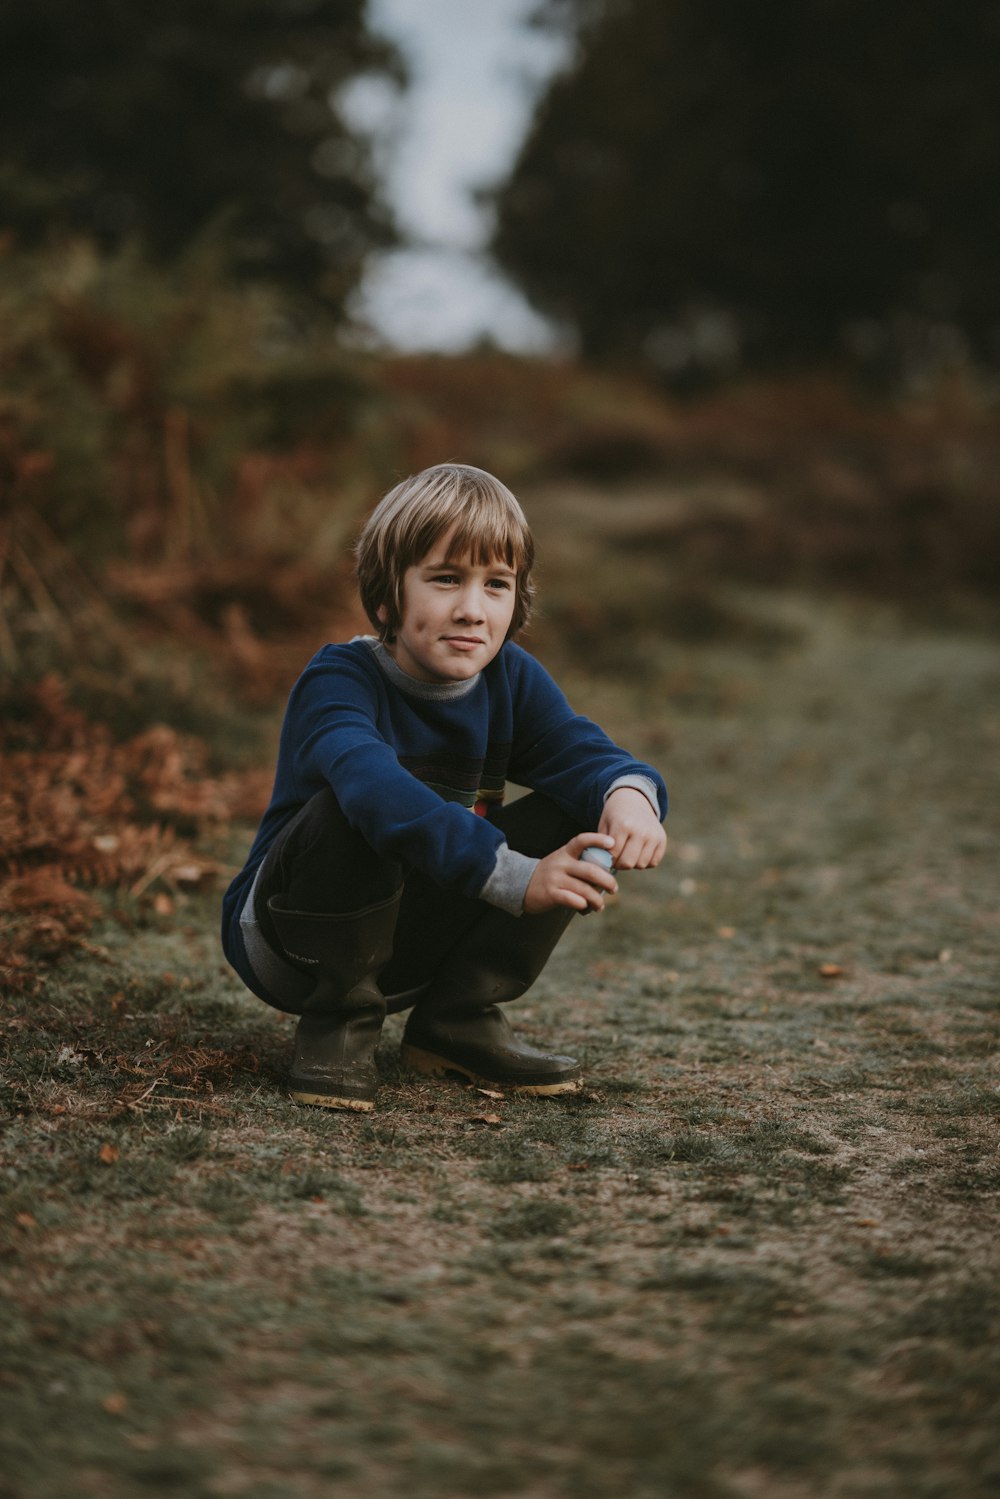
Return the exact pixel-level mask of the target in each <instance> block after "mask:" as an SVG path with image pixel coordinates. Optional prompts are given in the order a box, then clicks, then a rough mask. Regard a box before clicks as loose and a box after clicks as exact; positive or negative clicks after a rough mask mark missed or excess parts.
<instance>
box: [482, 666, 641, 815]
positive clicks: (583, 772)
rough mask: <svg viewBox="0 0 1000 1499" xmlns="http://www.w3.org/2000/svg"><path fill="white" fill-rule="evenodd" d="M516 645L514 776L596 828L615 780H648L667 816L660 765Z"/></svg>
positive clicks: (621, 782) (619, 781)
mask: <svg viewBox="0 0 1000 1499" xmlns="http://www.w3.org/2000/svg"><path fill="white" fill-rule="evenodd" d="M508 649H509V648H508ZM515 651H516V655H515V656H514V657H513V662H514V665H515V670H516V679H515V735H514V747H513V754H512V756H511V771H510V773H511V776H512V778H513V779H514V780H515V781H518V782H520V784H521V785H524V786H529V787H530V788H531V789H532V790H533V791H541V792H544V793H545V795H546V796H550V797H551V798H552V800H553V801H554V802H556V803H557V804H558V805H559V806H561V807H562V808H563V809H564V811H566V812H568V813H570V815H572V816H577V817H579V818H582V819H583V821H584V823H585V824H586V825H589V826H591V827H595V828H596V827H597V824H598V822H599V821H600V818H601V812H602V810H603V807H604V801H605V798H606V796H607V795H608V793H609V791H610V790H611V788H612V787H613V786H614V785H615V784H619V785H621V784H631V785H635V786H637V789H639V783H640V782H645V783H646V785H645V786H643V787H642V788H641V789H643V790H644V791H645V792H646V794H647V795H649V790H651V791H652V792H653V795H654V797H655V802H654V805H655V806H656V809H657V815H658V816H659V817H660V819H661V821H662V819H663V818H664V817H665V816H666V814H667V788H666V786H665V785H664V782H663V778H662V776H661V775H660V773H659V771H657V770H655V769H654V768H653V766H651V765H646V764H645V763H643V762H642V761H640V760H636V759H634V758H633V757H632V756H631V755H630V754H629V753H628V751H627V750H624V749H622V748H621V747H620V746H619V745H617V744H615V742H614V741H613V740H612V739H610V738H609V737H608V735H607V734H605V732H604V730H603V729H602V728H600V726H599V725H598V724H596V723H593V722H592V721H591V720H590V719H589V718H584V717H583V716H582V715H581V714H578V713H574V712H573V709H572V708H571V707H570V705H569V703H568V702H567V700H566V697H565V695H564V694H563V692H562V691H561V689H560V688H559V687H558V686H557V685H556V683H555V682H554V681H553V679H552V678H551V677H550V676H549V674H548V672H547V671H546V670H545V668H544V667H543V666H542V665H541V664H540V663H539V662H538V661H536V660H535V659H534V658H533V657H532V656H529V655H528V653H527V652H526V651H523V650H521V649H520V648H519V647H515ZM647 787H648V788H649V790H647ZM651 800H652V798H651Z"/></svg>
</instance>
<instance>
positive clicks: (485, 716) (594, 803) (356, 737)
mask: <svg viewBox="0 0 1000 1499" xmlns="http://www.w3.org/2000/svg"><path fill="white" fill-rule="evenodd" d="M508 779H509V780H511V781H513V782H514V783H515V784H517V785H521V786H527V787H529V788H530V789H532V790H534V791H541V792H543V793H544V794H545V795H546V796H548V797H551V799H552V800H553V801H554V802H556V803H557V804H558V805H559V806H560V807H561V808H562V809H563V810H564V811H565V812H567V813H568V814H569V815H570V816H571V817H574V818H576V820H577V821H578V822H579V825H580V828H581V830H582V829H584V828H587V829H590V828H596V827H597V824H598V822H599V821H600V817H601V811H602V808H603V806H604V801H605V798H606V797H607V795H608V793H609V792H610V791H611V789H612V788H613V787H614V786H616V785H622V784H624V785H632V786H637V787H638V788H640V789H641V790H643V791H644V792H645V793H646V795H647V796H649V797H650V799H651V800H652V801H654V802H655V804H657V806H658V812H659V815H660V817H661V818H662V817H664V816H665V815H666V810H667V793H666V788H665V786H664V784H663V781H662V779H661V777H660V775H659V774H658V772H657V771H655V770H654V769H653V768H652V767H651V766H649V765H645V764H642V763H641V762H639V761H637V760H634V759H633V758H632V757H631V756H630V755H629V754H627V753H626V751H624V750H622V749H620V748H619V747H618V746H617V745H616V744H614V743H613V742H612V741H611V740H610V739H609V738H608V736H607V735H606V734H605V733H604V732H603V730H602V729H600V728H599V727H598V726H597V725H596V724H595V723H592V722H591V721H590V720H589V719H587V718H582V717H580V716H579V715H578V714H575V713H574V712H573V710H572V709H571V708H570V706H569V704H568V702H567V701H566V698H565V697H564V696H563V693H562V692H561V691H560V689H559V688H558V687H557V685H556V683H555V682H554V681H553V680H552V678H551V677H550V676H549V674H548V672H547V671H546V670H545V669H544V667H542V666H541V665H540V664H539V663H538V662H537V661H536V660H535V659H534V657H532V656H530V655H528V653H527V652H526V651H524V650H522V649H521V647H520V646H518V645H515V644H513V642H508V644H507V645H505V646H504V647H503V649H502V650H501V651H500V652H499V653H498V654H497V656H496V657H495V658H494V659H493V661H491V662H490V664H489V666H487V667H486V668H485V670H483V671H482V672H479V673H478V674H477V675H476V676H475V677H473V678H471V679H470V680H469V681H464V682H454V683H452V682H448V683H442V684H437V683H424V682H419V681H417V680H416V679H414V678H412V677H409V676H407V675H406V674H405V673H404V672H403V671H401V670H400V668H399V667H398V666H397V665H396V663H395V661H394V660H393V659H392V657H391V656H390V655H389V653H388V652H387V651H386V650H385V649H384V647H382V646H381V645H379V644H378V642H377V641H375V640H373V639H370V638H361V639H357V640H353V641H351V642H350V643H349V644H346V645H327V646H324V647H323V648H322V650H320V651H319V652H317V654H316V655H315V656H314V657H313V659H312V660H311V661H310V663H309V665H308V666H307V667H306V669H305V671H304V672H303V673H302V675H301V677H300V678H299V680H298V681H297V682H296V684H295V686H294V688H293V689H292V694H291V697H290V699H289V702H288V708H287V711H286V713H285V720H284V724H283V726H282V731H281V740H280V744H279V748H278V764H277V771H276V774H275V782H274V791H273V793H272V796H271V802H270V805H269V806H268V808H267V811H266V812H265V813H264V817H263V819H262V821H261V824H260V827H259V829H258V831H257V836H256V838H255V839H254V842H253V846H252V847H251V849H250V854H249V856H248V858H247V862H246V864H245V865H244V867H243V869H242V870H241V871H240V873H239V874H238V875H237V876H236V878H235V880H233V882H232V884H231V885H230V887H229V889H228V890H227V892H226V895H225V897H224V900H223V917H222V938H223V946H224V948H225V950H226V955H227V957H228V958H229V961H230V962H231V963H232V965H233V967H234V968H235V969H236V970H237V972H238V973H239V974H240V976H241V977H242V978H243V979H244V980H245V982H247V983H248V984H249V985H250V987H251V988H255V987H256V985H255V984H254V983H252V982H251V978H252V972H251V970H250V968H249V964H248V961H247V957H246V952H245V950H244V946H243V941H242V938H241V935H240V928H239V918H240V913H241V911H242V909H243V906H244V904H245V902H246V898H247V895H248V892H249V891H250V888H251V886H252V884H253V880H254V877H255V875H256V873H257V870H258V869H259V867H260V864H261V862H262V861H263V859H264V856H265V855H266V853H267V851H268V849H269V848H270V846H271V844H272V842H273V841H274V839H275V837H276V836H277V835H278V833H280V832H281V830H282V828H284V827H285V825H286V824H287V823H288V822H289V821H290V820H291V818H293V817H294V816H295V814H296V813H297V812H298V811H299V810H300V808H302V807H303V806H304V805H305V803H306V802H307V801H309V799H310V798H311V797H312V796H314V795H315V794H316V792H317V791H321V790H323V789H324V788H325V787H327V786H329V787H331V788H332V789H333V792H334V794H335V796H336V798H337V801H338V802H339V804H340V806H341V808H342V810H343V812H344V815H345V817H346V818H347V820H348V822H349V823H350V824H351V825H352V827H354V828H355V829H357V831H358V832H360V833H361V834H362V836H363V837H364V838H365V839H366V840H367V842H368V843H369V844H370V845H371V847H372V848H374V849H375V850H376V851H377V852H379V853H382V854H385V856H386V857H387V858H390V859H393V860H395V861H398V862H399V863H402V864H404V865H410V866H413V867H415V868H417V869H420V870H423V871H424V872H425V873H427V874H429V875H430V876H431V877H432V878H433V879H435V880H436V881H437V882H438V883H439V884H441V885H443V886H446V887H448V886H450V887H452V888H453V889H455V890H458V891H460V892H461V893H462V894H464V895H469V896H478V897H480V898H481V899H483V900H485V901H487V902H489V903H490V904H492V905H496V906H499V907H501V908H502V909H504V910H509V911H512V912H514V913H519V912H520V910H521V909H522V904H523V898H524V891H525V889H526V888H527V885H528V882H529V880H530V878H531V875H532V873H533V872H534V868H535V864H536V862H537V861H536V860H534V859H529V858H528V857H527V856H526V855H523V854H519V853H517V852H516V851H515V850H513V849H511V848H509V847H508V845H507V843H506V841H505V839H504V836H503V833H502V832H501V831H500V829H499V828H497V827H495V826H494V825H493V823H492V822H491V821H490V811H491V809H493V808H496V807H498V806H499V805H500V803H501V802H502V800H503V793H504V785H505V783H506V781H507V780H508ZM473 812H478V813H479V814H480V815H479V816H474V815H471V814H472V813H473Z"/></svg>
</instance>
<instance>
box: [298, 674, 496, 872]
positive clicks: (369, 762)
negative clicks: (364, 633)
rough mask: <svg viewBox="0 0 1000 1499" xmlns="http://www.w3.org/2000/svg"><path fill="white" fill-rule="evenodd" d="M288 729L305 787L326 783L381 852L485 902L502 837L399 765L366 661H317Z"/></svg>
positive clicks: (303, 682) (347, 814)
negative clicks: (386, 735)
mask: <svg viewBox="0 0 1000 1499" xmlns="http://www.w3.org/2000/svg"><path fill="white" fill-rule="evenodd" d="M287 727H288V734H289V739H290V743H291V749H292V755H293V764H294V769H295V778H296V780H297V781H298V782H299V783H300V784H301V785H303V786H304V787H310V786H312V787H315V786H317V785H321V784H322V783H323V782H326V783H327V784H328V785H329V786H330V787H331V788H332V789H333V791H334V794H335V795H336V797H337V800H338V802H339V803H340V806H341V809H342V811H343V813H344V816H345V817H346V818H347V820H348V822H349V823H350V824H351V826H352V827H354V828H356V829H357V831H358V832H359V833H360V834H361V835H362V837H363V838H365V839H366V841H367V842H368V843H369V844H370V845H371V847H372V848H374V849H375V850H376V851H377V852H378V853H381V854H384V855H385V856H386V857H388V858H391V859H395V860H398V861H400V862H401V863H404V864H408V865H412V866H414V867H415V868H417V869H420V870H422V871H423V872H424V873H425V874H427V875H429V876H430V877H431V878H432V879H434V880H436V881H437V882H438V883H439V884H441V885H446V886H452V887H454V888H456V889H458V890H459V891H461V893H462V894H463V895H470V896H477V895H478V894H479V892H480V891H481V890H482V888H483V886H484V885H485V884H486V883H487V882H488V880H489V879H490V877H491V876H492V875H493V873H494V870H495V868H496V864H497V855H498V851H499V850H500V848H501V847H502V846H503V845H504V838H503V834H502V833H501V832H500V830H499V829H498V828H494V827H493V826H492V825H491V824H490V823H489V822H488V821H487V819H486V818H483V817H475V816H473V815H472V814H471V813H470V812H469V811H468V810H467V809H466V808H465V807H463V806H461V805H459V804H458V803H456V802H449V801H446V800H445V799H444V798H443V797H441V796H440V795H439V794H438V793H437V792H436V791H434V790H433V789H432V788H431V787H429V786H425V785H424V784H423V782H422V781H419V780H418V779H417V778H416V776H414V775H412V774H411V773H410V772H409V771H408V770H406V769H405V768H404V766H402V765H401V764H400V762H399V759H398V757H397V754H396V751H395V749H394V748H393V746H392V745H391V744H390V743H389V742H388V741H387V740H386V739H385V738H384V736H383V735H382V734H381V733H380V732H379V728H378V693H377V690H376V688H375V686H374V684H373V682H372V680H371V679H370V677H369V676H368V675H367V673H366V672H365V670H364V668H363V667H362V666H361V665H360V664H359V663H358V662H356V661H354V660H352V659H350V658H349V657H348V658H345V657H337V658H333V659H331V658H324V657H322V656H321V657H318V658H316V659H315V660H314V661H313V662H312V663H311V665H310V666H309V667H308V668H307V669H306V671H305V673H303V676H302V677H301V678H300V679H299V682H298V684H297V685H296V689H295V691H294V693H293V697H292V701H291V703H290V704H289V722H288V726H287Z"/></svg>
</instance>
